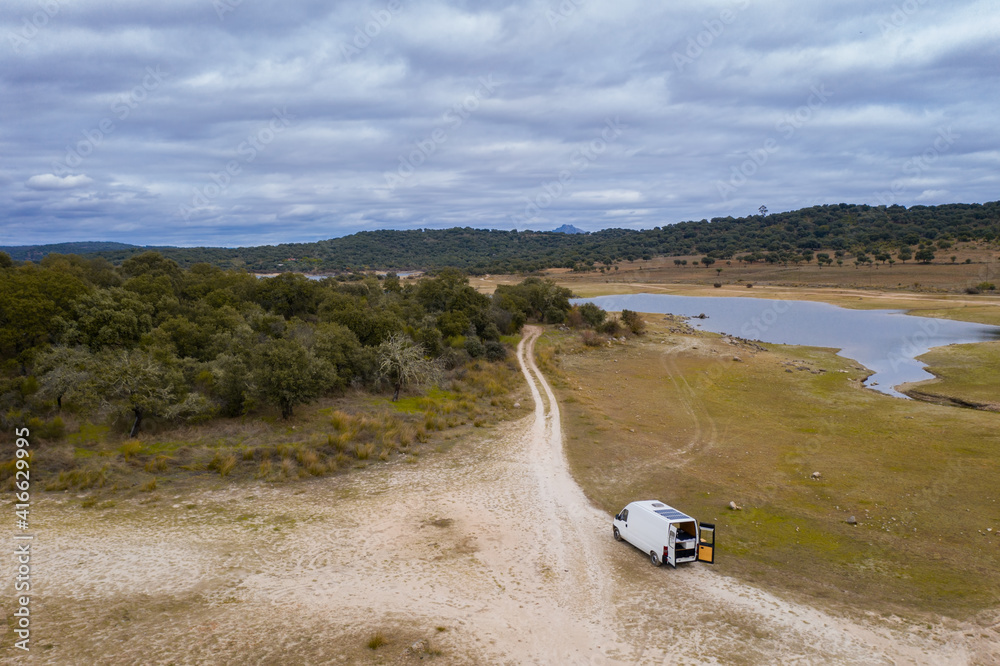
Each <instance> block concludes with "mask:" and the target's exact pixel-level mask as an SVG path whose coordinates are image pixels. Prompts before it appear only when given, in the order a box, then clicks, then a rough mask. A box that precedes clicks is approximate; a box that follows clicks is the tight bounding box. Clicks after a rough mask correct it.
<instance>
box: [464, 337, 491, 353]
mask: <svg viewBox="0 0 1000 666" xmlns="http://www.w3.org/2000/svg"><path fill="white" fill-rule="evenodd" d="M465 351H466V352H468V354H469V356H471V357H472V358H479V357H480V356H482V355H483V354H485V353H486V348H485V347H483V343H482V342H481V341H480V340H479V338H477V337H476V336H474V335H470V336H469V337H467V338H466V339H465Z"/></svg>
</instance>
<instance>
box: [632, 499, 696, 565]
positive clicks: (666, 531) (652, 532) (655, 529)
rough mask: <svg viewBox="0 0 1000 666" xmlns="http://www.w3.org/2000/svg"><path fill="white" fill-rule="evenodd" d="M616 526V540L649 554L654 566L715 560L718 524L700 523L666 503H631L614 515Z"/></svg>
mask: <svg viewBox="0 0 1000 666" xmlns="http://www.w3.org/2000/svg"><path fill="white" fill-rule="evenodd" d="M613 529H614V531H613V534H614V536H615V540H616V541H622V540H624V541H628V542H629V543H630V544H632V545H633V546H635V547H636V548H638V549H639V550H641V551H642V552H644V553H648V554H649V561H650V562H652V563H653V566H657V567H658V566H660V565H661V564H663V563H664V562H666V563H667V564H669V565H670V566H672V567H674V568H675V569H676V568H677V565H678V564H681V563H683V562H694V561H698V562H707V563H709V564H714V563H715V525H710V524H709V523H699V522H698V521H696V520H695V519H694V518H692V517H691V516H688V515H687V514H684V513H681V512H680V511H678V510H677V509H675V508H673V507H670V506H667V505H666V504H664V503H663V502H657V501H656V500H644V501H642V502H632V503H631V504H629V505H628V506H627V507H625V508H624V509H622V510H621V513H619V514H618V515H617V516H615V522H614V528H613Z"/></svg>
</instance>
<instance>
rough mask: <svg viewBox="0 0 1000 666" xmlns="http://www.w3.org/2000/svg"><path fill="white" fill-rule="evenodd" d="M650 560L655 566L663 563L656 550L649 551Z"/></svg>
mask: <svg viewBox="0 0 1000 666" xmlns="http://www.w3.org/2000/svg"><path fill="white" fill-rule="evenodd" d="M649 561H650V562H652V563H653V566H654V567H658V566H660V564H662V562H660V558H659V556H658V555H657V554H656V551H655V550H651V551H649Z"/></svg>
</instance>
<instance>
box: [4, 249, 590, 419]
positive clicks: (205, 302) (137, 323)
mask: <svg viewBox="0 0 1000 666" xmlns="http://www.w3.org/2000/svg"><path fill="white" fill-rule="evenodd" d="M568 297H569V291H568V290H566V289H563V288H560V287H557V286H555V285H554V284H552V283H551V282H548V281H543V280H540V279H537V278H531V279H528V280H526V281H524V282H522V283H521V284H519V285H516V286H508V287H503V288H501V289H498V290H497V293H496V294H494V295H493V296H486V295H484V294H480V293H479V292H477V291H476V290H475V289H473V288H472V287H471V286H469V284H468V280H467V278H466V277H465V275H464V274H462V273H461V272H459V271H457V270H454V269H451V270H442V271H441V272H440V273H439V274H438V275H437V276H436V277H434V278H424V279H421V280H419V281H410V280H407V281H405V283H404V282H402V281H400V280H399V279H398V278H397V277H396V276H395V275H389V276H387V277H385V278H384V279H381V280H380V279H377V278H375V277H373V276H370V275H367V276H362V275H357V274H355V275H350V276H344V277H341V278H338V279H333V278H326V279H323V280H310V279H307V278H306V277H304V276H302V275H299V274H293V273H284V274H282V275H280V276H278V277H274V278H268V279H258V278H256V277H254V276H253V275H250V274H248V273H246V272H242V271H227V270H223V269H221V268H218V267H215V266H211V265H208V264H204V263H202V264H195V265H193V266H191V267H190V268H187V269H184V268H181V267H180V266H179V265H178V264H177V263H176V262H174V261H173V260H171V259H168V258H165V257H163V256H162V255H160V254H158V253H155V252H145V253H142V254H139V255H136V256H133V257H131V258H128V259H127V260H125V261H124V262H122V264H121V265H120V266H118V267H115V266H113V265H112V264H111V263H110V262H108V261H107V260H105V259H103V258H85V257H81V256H79V255H58V254H49V255H47V256H46V257H45V258H44V259H42V260H41V261H40V262H39V263H25V264H22V265H16V264H15V263H14V262H12V261H11V260H10V258H9V257H7V255H5V254H3V253H0V362H2V366H0V367H2V374H0V415H2V419H3V420H4V422H5V423H8V424H9V423H20V422H23V421H24V420H25V419H27V418H35V419H49V420H48V421H45V422H46V423H52V422H55V419H56V418H57V417H59V415H60V414H66V413H67V411H68V412H69V413H72V414H75V415H78V416H79V417H80V418H81V419H83V420H86V421H94V422H96V421H97V420H100V419H103V420H108V421H115V422H117V423H118V424H119V429H120V431H122V432H128V433H130V434H132V435H135V434H137V433H138V432H140V430H141V429H142V427H143V424H144V423H148V422H149V421H150V420H155V421H157V422H167V423H172V422H182V421H198V420H202V419H206V418H210V417H213V416H217V415H218V416H238V415H241V414H246V413H248V412H251V411H254V410H259V409H273V410H278V411H280V413H281V415H282V416H284V417H288V416H290V415H292V412H293V410H294V408H295V407H296V406H297V405H301V404H304V403H307V402H310V401H313V400H315V399H317V398H318V397H320V396H323V395H330V394H337V393H339V392H342V391H344V390H345V389H346V388H347V387H350V386H354V387H358V388H361V389H367V390H381V389H390V390H393V391H394V393H395V394H396V395H397V396H398V393H399V391H400V389H403V388H405V387H406V386H407V385H416V384H420V383H428V382H432V381H433V380H434V379H435V378H436V377H437V375H438V374H440V373H441V372H447V371H448V370H450V369H453V368H457V367H460V366H462V365H463V364H465V363H467V362H469V361H470V359H477V360H480V361H481V362H488V361H502V360H504V359H505V357H506V356H507V353H508V350H507V348H506V347H505V345H504V344H503V343H502V341H501V336H504V335H512V334H516V333H517V332H518V331H519V330H520V328H521V326H522V325H523V324H524V323H525V322H526V321H528V320H547V321H556V322H557V321H562V320H563V319H564V317H565V315H566V313H567V312H568V311H569V310H570V306H569V301H568ZM60 422H61V421H60Z"/></svg>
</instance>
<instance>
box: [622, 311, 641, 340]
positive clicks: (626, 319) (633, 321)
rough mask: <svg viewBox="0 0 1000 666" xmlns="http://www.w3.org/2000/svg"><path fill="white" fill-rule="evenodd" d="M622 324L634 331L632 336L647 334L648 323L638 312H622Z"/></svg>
mask: <svg viewBox="0 0 1000 666" xmlns="http://www.w3.org/2000/svg"><path fill="white" fill-rule="evenodd" d="M621 318H622V324H624V325H625V326H627V327H628V330H630V331H632V335H642V334H643V333H645V332H646V322H645V321H644V320H643V318H642V317H641V316H640V315H639V313H638V312H633V311H632V310H622V315H621Z"/></svg>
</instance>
